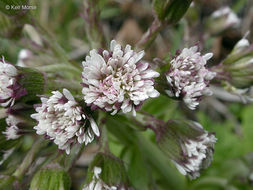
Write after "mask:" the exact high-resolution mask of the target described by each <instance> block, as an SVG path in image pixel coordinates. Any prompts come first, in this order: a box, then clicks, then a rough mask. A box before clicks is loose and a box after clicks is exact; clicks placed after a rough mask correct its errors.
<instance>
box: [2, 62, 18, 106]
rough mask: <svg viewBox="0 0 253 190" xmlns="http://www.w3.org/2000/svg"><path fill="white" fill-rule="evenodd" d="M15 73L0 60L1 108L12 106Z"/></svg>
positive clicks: (12, 67)
mask: <svg viewBox="0 0 253 190" xmlns="http://www.w3.org/2000/svg"><path fill="white" fill-rule="evenodd" d="M17 72H18V71H17V69H16V68H15V67H14V66H13V65H11V64H8V63H6V62H5V61H4V58H2V60H0V105H1V106H3V107H7V106H9V105H11V106H12V105H13V104H14V101H15V93H14V88H15V86H16V85H17V84H16V76H17Z"/></svg>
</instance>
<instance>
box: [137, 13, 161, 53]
mask: <svg viewBox="0 0 253 190" xmlns="http://www.w3.org/2000/svg"><path fill="white" fill-rule="evenodd" d="M164 27H165V24H163V23H162V22H161V21H160V20H159V19H157V18H155V20H154V21H153V23H152V24H151V26H150V27H149V28H148V30H147V31H146V32H145V34H143V36H142V38H141V40H140V41H139V42H138V43H137V46H136V49H137V50H140V49H147V48H148V47H149V46H150V44H151V43H152V42H153V41H154V40H155V38H156V36H157V35H158V34H159V32H160V31H161V30H162V29H163V28H164Z"/></svg>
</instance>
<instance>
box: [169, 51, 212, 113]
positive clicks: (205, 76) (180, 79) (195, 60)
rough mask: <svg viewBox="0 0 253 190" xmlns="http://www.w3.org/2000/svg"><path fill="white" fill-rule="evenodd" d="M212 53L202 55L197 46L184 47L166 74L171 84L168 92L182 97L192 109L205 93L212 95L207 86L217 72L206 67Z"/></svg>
mask: <svg viewBox="0 0 253 190" xmlns="http://www.w3.org/2000/svg"><path fill="white" fill-rule="evenodd" d="M212 55H213V54H212V53H207V54H205V55H204V56H201V54H200V52H198V47H197V46H194V47H191V48H189V49H188V48H184V49H183V50H182V52H181V53H180V54H179V55H177V56H176V57H175V58H174V59H173V60H172V61H171V63H170V64H171V67H170V70H169V72H168V73H167V74H166V78H167V81H168V83H169V85H170V89H169V90H167V91H166V92H167V94H168V95H169V96H175V97H177V98H182V99H183V100H184V102H185V104H186V105H187V106H188V107H189V108H190V109H195V108H196V106H197V105H198V104H199V101H200V98H201V97H202V96H203V95H212V91H211V90H209V88H207V87H208V84H209V82H210V80H212V79H213V78H214V77H215V75H216V73H215V72H210V71H209V70H208V69H206V68H205V65H206V63H207V60H209V59H210V58H211V57H212Z"/></svg>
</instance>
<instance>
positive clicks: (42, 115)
mask: <svg viewBox="0 0 253 190" xmlns="http://www.w3.org/2000/svg"><path fill="white" fill-rule="evenodd" d="M52 93H53V95H52V96H51V97H49V98H41V101H42V105H41V106H40V107H37V108H36V111H37V112H38V113H36V114H32V115H31V117H32V118H33V119H35V120H37V121H38V124H37V125H36V126H35V127H34V129H35V130H36V133H37V134H39V135H46V136H47V137H49V138H50V140H53V141H54V143H55V144H56V145H58V147H59V149H61V150H65V151H66V153H67V154H69V153H70V148H71V145H73V144H74V143H75V142H78V143H80V144H81V143H85V144H86V145H87V144H88V143H90V142H92V141H93V139H94V136H95V135H96V136H99V135H100V133H99V129H98V126H97V124H96V123H95V121H94V120H93V118H92V117H90V116H88V115H87V114H85V113H84V111H83V109H82V107H81V106H79V104H78V103H77V102H76V101H75V99H74V97H73V96H72V94H71V93H70V92H69V91H68V90H67V89H63V93H61V92H59V91H53V92H52ZM87 120H88V121H89V124H88V123H87Z"/></svg>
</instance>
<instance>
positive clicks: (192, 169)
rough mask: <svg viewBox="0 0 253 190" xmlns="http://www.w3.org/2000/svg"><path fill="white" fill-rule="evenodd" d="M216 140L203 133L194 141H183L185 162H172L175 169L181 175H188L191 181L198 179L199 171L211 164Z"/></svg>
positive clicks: (212, 136) (210, 135)
mask: <svg viewBox="0 0 253 190" xmlns="http://www.w3.org/2000/svg"><path fill="white" fill-rule="evenodd" d="M216 140H217V139H216V138H215V136H214V135H213V134H210V133H207V132H205V133H204V134H203V135H201V136H199V137H197V139H196V140H187V141H184V147H185V152H184V157H185V160H184V161H181V162H179V163H177V162H174V163H175V165H176V167H177V169H178V170H179V171H180V172H181V173H182V174H183V175H189V176H190V177H191V178H192V179H195V178H197V177H199V176H200V173H199V172H200V170H201V169H205V168H207V167H208V166H209V165H210V164H211V161H212V159H213V157H212V155H213V151H214V143H215V142H216Z"/></svg>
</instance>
